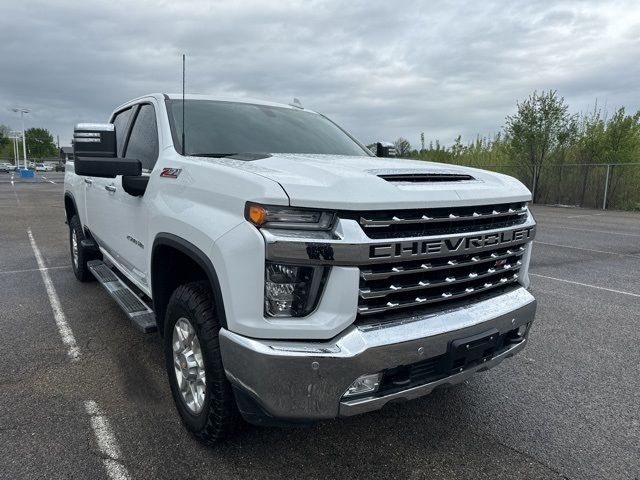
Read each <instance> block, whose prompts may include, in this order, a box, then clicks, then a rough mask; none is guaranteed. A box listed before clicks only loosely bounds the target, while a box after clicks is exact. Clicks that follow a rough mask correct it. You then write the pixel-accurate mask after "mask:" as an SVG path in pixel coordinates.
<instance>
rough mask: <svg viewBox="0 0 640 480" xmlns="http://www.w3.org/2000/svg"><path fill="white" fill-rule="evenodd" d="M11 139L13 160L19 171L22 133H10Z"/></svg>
mask: <svg viewBox="0 0 640 480" xmlns="http://www.w3.org/2000/svg"><path fill="white" fill-rule="evenodd" d="M9 138H11V139H12V140H13V159H14V162H15V164H16V169H18V168H20V147H19V145H20V143H19V142H20V132H15V131H12V132H9Z"/></svg>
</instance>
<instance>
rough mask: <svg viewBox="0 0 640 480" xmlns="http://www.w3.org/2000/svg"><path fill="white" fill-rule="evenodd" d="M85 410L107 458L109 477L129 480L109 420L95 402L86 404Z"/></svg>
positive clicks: (115, 479) (116, 479) (90, 401)
mask: <svg viewBox="0 0 640 480" xmlns="http://www.w3.org/2000/svg"><path fill="white" fill-rule="evenodd" d="M84 409H85V410H86V411H87V415H89V420H90V422H91V428H92V429H93V433H94V435H95V436H96V442H97V443H98V448H99V449H100V453H102V455H104V456H105V457H107V458H103V459H102V463H103V464H104V468H105V469H106V471H107V475H108V476H109V478H110V479H111V480H127V479H129V478H131V477H130V476H129V472H128V471H127V468H126V467H125V466H124V465H123V464H122V463H121V462H120V457H121V455H122V454H121V451H120V446H119V445H118V442H117V440H116V437H115V435H114V434H113V430H112V429H111V425H110V424H109V419H108V418H107V417H106V416H105V415H104V414H103V413H102V411H101V410H100V407H99V406H98V404H97V403H96V402H94V401H93V400H87V401H86V402H84Z"/></svg>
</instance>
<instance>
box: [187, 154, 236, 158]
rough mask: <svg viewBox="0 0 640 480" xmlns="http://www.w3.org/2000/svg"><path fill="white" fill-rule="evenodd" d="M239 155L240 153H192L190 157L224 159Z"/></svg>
mask: <svg viewBox="0 0 640 480" xmlns="http://www.w3.org/2000/svg"><path fill="white" fill-rule="evenodd" d="M234 155H239V154H238V153H190V154H189V155H188V156H189V157H209V158H224V157H232V156H234Z"/></svg>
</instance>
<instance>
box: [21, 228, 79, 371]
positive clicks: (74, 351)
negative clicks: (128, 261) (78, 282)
mask: <svg viewBox="0 0 640 480" xmlns="http://www.w3.org/2000/svg"><path fill="white" fill-rule="evenodd" d="M27 233H28V234H29V241H30V242H31V248H32V249H33V254H34V255H35V257H36V262H37V263H38V269H39V270H40V275H41V276H42V281H43V282H44V287H45V288H46V289H47V295H48V296H49V303H50V304H51V309H52V310H53V317H54V319H55V321H56V326H57V327H58V332H59V333H60V337H61V338H62V343H64V344H65V345H66V347H67V355H69V358H70V359H71V361H72V362H73V361H77V360H78V359H79V358H80V348H79V347H78V344H77V343H76V337H75V336H74V335H73V331H72V330H71V327H70V326H69V324H68V323H67V317H66V316H65V314H64V311H63V310H62V306H61V305H60V299H59V298H58V294H57V293H56V289H55V287H54V286H53V282H52V281H51V277H50V276H49V272H48V270H47V266H46V265H45V263H44V259H43V258H42V254H41V253H40V249H39V248H38V245H37V244H36V241H35V239H34V238H33V234H32V233H31V229H29V230H27Z"/></svg>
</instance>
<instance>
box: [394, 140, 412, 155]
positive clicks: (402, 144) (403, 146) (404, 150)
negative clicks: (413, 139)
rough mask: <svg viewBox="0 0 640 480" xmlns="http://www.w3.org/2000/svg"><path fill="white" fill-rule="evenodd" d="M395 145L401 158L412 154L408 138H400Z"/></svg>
mask: <svg viewBox="0 0 640 480" xmlns="http://www.w3.org/2000/svg"><path fill="white" fill-rule="evenodd" d="M393 145H394V146H395V147H396V152H397V155H398V156H399V157H406V156H408V155H409V153H411V144H410V143H409V140H407V139H406V138H403V137H398V139H397V140H396V141H395V142H393Z"/></svg>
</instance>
